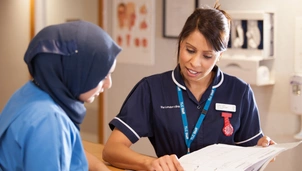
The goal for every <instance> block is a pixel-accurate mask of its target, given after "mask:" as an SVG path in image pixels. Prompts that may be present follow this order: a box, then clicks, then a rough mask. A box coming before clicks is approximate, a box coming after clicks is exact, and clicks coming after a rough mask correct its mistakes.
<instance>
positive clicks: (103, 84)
mask: <svg viewBox="0 0 302 171" xmlns="http://www.w3.org/2000/svg"><path fill="white" fill-rule="evenodd" d="M115 65H116V60H115V61H114V63H113V65H112V67H111V69H110V71H109V73H108V75H107V76H106V77H105V78H104V79H103V80H102V81H100V83H99V84H98V86H96V87H95V88H94V89H91V90H89V91H87V92H85V93H82V94H80V96H79V99H80V100H81V101H82V102H86V103H92V102H93V101H94V99H95V98H96V97H97V96H99V95H100V93H102V92H103V91H104V90H105V89H109V88H111V86H112V80H111V73H112V72H113V71H114V69H115Z"/></svg>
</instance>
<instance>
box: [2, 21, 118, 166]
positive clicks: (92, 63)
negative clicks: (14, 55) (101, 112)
mask: <svg viewBox="0 0 302 171" xmlns="http://www.w3.org/2000/svg"><path fill="white" fill-rule="evenodd" d="M120 51H121V49H120V47H119V46H118V45H117V44H116V43H115V42H114V41H113V40H112V39H111V37H110V36H109V35H108V34H107V33H106V32H105V31H103V30H102V29H101V28H100V27H98V26H97V25H95V24H92V23H89V22H85V21H74V22H67V23H63V24H58V25H51V26H48V27H45V28H44V29H42V30H41V31H40V32H39V33H38V34H37V35H36V36H35V37H34V38H33V40H32V41H31V42H30V44H29V46H28V49H27V51H26V53H25V56H24V61H25V63H26V64H27V66H28V69H29V72H30V74H31V76H32V78H33V79H32V80H31V81H29V82H27V83H26V84H25V85H24V86H23V87H21V88H20V89H19V90H17V91H16V92H15V93H14V94H13V95H12V97H11V98H10V100H9V101H8V103H7V104H6V106H5V107H4V109H3V111H2V113H1V115H0V170H3V171H6V170H9V171H10V170H30V171H35V170H39V171H40V170H44V171H47V170H49V171H54V170H56V171H57V170H64V171H65V170H83V171H87V170H88V162H87V159H86V156H85V151H84V149H83V145H82V143H81V137H80V133H79V127H80V124H81V123H82V121H83V119H84V117H85V115H86V108H85V106H84V102H88V103H91V102H93V100H94V98H95V97H96V96H98V95H99V93H101V92H102V91H104V89H107V88H110V87H111V84H112V82H111V75H110V74H111V72H113V70H114V68H115V63H116V56H117V55H118V53H119V52H120ZM104 170H105V168H104Z"/></svg>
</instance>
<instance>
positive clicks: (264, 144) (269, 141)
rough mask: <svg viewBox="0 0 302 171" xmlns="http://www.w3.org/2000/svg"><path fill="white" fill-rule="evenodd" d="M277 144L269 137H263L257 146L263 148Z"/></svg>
mask: <svg viewBox="0 0 302 171" xmlns="http://www.w3.org/2000/svg"><path fill="white" fill-rule="evenodd" d="M274 144H277V143H276V142H275V141H273V140H272V139H270V137H268V136H263V137H262V138H260V139H259V140H258V143H257V145H258V146H262V147H268V146H270V145H274Z"/></svg>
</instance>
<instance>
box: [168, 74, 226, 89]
mask: <svg viewBox="0 0 302 171" xmlns="http://www.w3.org/2000/svg"><path fill="white" fill-rule="evenodd" d="M220 74H221V79H220V81H219V83H218V84H217V85H214V86H213V88H217V87H219V86H220V85H221V84H222V83H223V80H224V75H223V72H221V71H220ZM172 80H173V81H174V83H175V84H176V85H177V86H178V87H180V88H182V89H184V90H186V87H184V86H183V85H181V84H179V83H178V82H177V81H176V79H175V77H174V70H173V71H172Z"/></svg>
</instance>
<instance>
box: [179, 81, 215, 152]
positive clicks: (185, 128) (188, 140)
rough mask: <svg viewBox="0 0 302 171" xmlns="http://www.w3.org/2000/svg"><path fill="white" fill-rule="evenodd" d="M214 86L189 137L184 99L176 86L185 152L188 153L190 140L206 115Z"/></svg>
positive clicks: (213, 92)
mask: <svg viewBox="0 0 302 171" xmlns="http://www.w3.org/2000/svg"><path fill="white" fill-rule="evenodd" d="M215 91H216V88H212V90H211V94H210V96H209V98H208V100H207V102H206V104H205V105H204V107H203V110H202V111H201V114H200V116H199V118H198V121H197V123H196V125H195V128H194V130H193V133H192V135H191V137H190V138H189V128H188V121H187V114H186V110H185V105H184V100H183V97H182V91H181V89H180V88H179V87H178V86H177V93H178V101H179V105H180V113H181V118H182V123H183V126H184V133H185V141H186V145H187V150H188V151H187V152H188V153H190V146H191V143H192V141H193V140H194V138H195V136H196V134H197V132H198V131H199V128H200V125H201V124H202V121H203V119H204V117H205V116H206V114H207V112H208V109H209V106H210V104H211V102H212V98H213V96H214V94H215Z"/></svg>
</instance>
